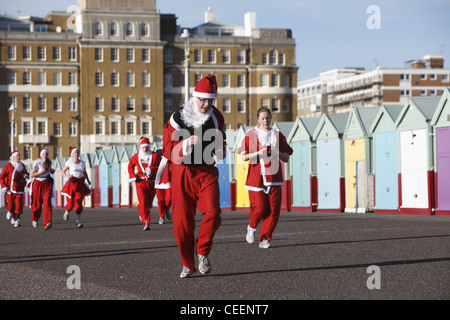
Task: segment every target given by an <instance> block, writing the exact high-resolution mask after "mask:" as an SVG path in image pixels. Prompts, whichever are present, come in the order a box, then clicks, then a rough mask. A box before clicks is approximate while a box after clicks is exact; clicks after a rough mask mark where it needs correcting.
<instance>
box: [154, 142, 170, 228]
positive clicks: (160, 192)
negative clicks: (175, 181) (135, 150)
mask: <svg viewBox="0 0 450 320" xmlns="http://www.w3.org/2000/svg"><path fill="white" fill-rule="evenodd" d="M159 151H161V152H162V150H161V149H159V150H157V152H158V153H159ZM171 181H172V164H171V163H170V161H169V160H167V158H165V157H164V156H161V162H160V163H159V167H158V171H157V172H156V178H155V189H156V197H157V198H158V210H159V211H158V213H159V218H160V219H159V223H160V224H162V223H164V218H167V220H169V221H170V220H172V215H171V214H170V212H169V209H170V207H171V206H172V182H171Z"/></svg>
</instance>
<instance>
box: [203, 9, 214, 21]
mask: <svg viewBox="0 0 450 320" xmlns="http://www.w3.org/2000/svg"><path fill="white" fill-rule="evenodd" d="M215 18H216V14H215V13H214V11H212V10H211V7H208V11H205V23H208V22H211V21H213V20H214V19H215Z"/></svg>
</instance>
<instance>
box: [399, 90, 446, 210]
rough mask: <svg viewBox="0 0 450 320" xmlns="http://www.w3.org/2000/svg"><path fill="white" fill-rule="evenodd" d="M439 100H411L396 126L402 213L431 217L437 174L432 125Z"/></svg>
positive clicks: (418, 98) (437, 98) (414, 98)
mask: <svg viewBox="0 0 450 320" xmlns="http://www.w3.org/2000/svg"><path fill="white" fill-rule="evenodd" d="M439 100H440V98H439V97H411V98H410V99H409V101H408V102H407V103H406V104H405V105H404V106H403V108H402V111H401V112H400V115H399V116H398V118H397V120H396V122H395V124H396V126H397V132H398V137H399V147H400V152H399V158H400V188H401V189H400V190H401V197H400V201H399V205H400V209H399V212H400V213H408V214H426V215H430V214H432V209H433V208H434V179H433V178H434V173H433V168H432V167H433V159H432V157H433V150H432V149H433V137H432V134H433V128H432V127H431V124H430V121H431V118H432V117H433V115H434V112H435V110H436V108H437V106H438V103H439Z"/></svg>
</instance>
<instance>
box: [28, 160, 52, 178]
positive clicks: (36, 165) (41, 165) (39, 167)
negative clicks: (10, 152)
mask: <svg viewBox="0 0 450 320" xmlns="http://www.w3.org/2000/svg"><path fill="white" fill-rule="evenodd" d="M42 168H45V163H44V162H42V160H41V159H37V160H36V161H35V162H34V163H33V168H32V169H34V170H35V171H36V173H37V172H39V171H41V170H42ZM51 169H52V166H51V165H50V170H51ZM49 174H50V171H48V170H45V171H44V172H43V173H41V174H40V175H38V176H35V178H45V177H47V176H48V175H49Z"/></svg>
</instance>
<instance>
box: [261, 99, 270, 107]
mask: <svg viewBox="0 0 450 320" xmlns="http://www.w3.org/2000/svg"><path fill="white" fill-rule="evenodd" d="M261 107H266V108H268V107H269V99H267V98H265V99H261Z"/></svg>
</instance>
